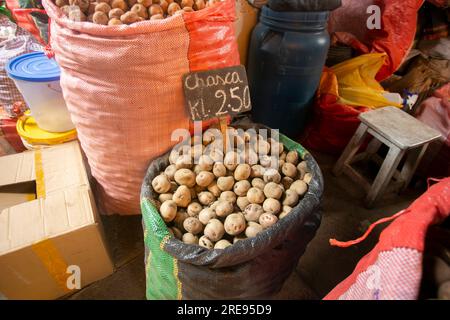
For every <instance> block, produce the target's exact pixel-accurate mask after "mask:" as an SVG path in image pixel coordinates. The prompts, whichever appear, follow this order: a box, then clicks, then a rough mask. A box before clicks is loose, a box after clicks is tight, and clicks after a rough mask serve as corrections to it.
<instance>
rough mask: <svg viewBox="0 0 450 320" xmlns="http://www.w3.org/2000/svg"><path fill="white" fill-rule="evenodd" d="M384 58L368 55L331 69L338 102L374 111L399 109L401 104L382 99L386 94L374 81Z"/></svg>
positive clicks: (384, 54) (379, 54) (382, 55)
mask: <svg viewBox="0 0 450 320" xmlns="http://www.w3.org/2000/svg"><path fill="white" fill-rule="evenodd" d="M386 57H387V54H386V53H370V54H365V55H362V56H359V57H356V58H353V59H350V60H348V61H345V62H342V63H340V64H338V65H335V66H334V67H332V68H331V69H332V70H333V72H334V74H335V75H336V77H337V80H338V84H339V97H340V99H339V102H340V103H342V104H346V105H351V106H361V107H368V108H374V109H376V108H380V107H386V106H394V107H399V108H401V107H402V105H401V104H398V103H395V102H392V101H389V100H388V99H386V98H385V97H384V94H386V93H388V92H387V91H385V90H384V89H383V87H382V86H381V85H380V84H379V83H378V81H377V80H376V79H375V76H376V75H377V73H378V71H379V70H380V69H381V67H382V66H383V65H384V62H385V60H386Z"/></svg>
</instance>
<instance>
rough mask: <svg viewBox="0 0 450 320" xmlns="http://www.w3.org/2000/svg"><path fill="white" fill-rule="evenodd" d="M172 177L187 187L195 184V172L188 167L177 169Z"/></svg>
mask: <svg viewBox="0 0 450 320" xmlns="http://www.w3.org/2000/svg"><path fill="white" fill-rule="evenodd" d="M174 178H175V181H176V182H177V183H178V184H179V185H185V186H187V187H189V188H193V187H194V186H195V174H194V173H193V172H192V171H191V170H189V169H180V170H177V172H175V176H174Z"/></svg>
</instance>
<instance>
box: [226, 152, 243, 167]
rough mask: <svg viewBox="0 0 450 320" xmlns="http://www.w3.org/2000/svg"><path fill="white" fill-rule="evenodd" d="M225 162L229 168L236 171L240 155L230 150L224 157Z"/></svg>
mask: <svg viewBox="0 0 450 320" xmlns="http://www.w3.org/2000/svg"><path fill="white" fill-rule="evenodd" d="M223 164H224V165H225V167H226V168H227V169H228V170H230V171H234V170H235V169H236V167H237V166H238V164H239V155H238V154H237V153H236V152H234V151H230V152H228V153H227V154H226V155H225V158H224V159H223Z"/></svg>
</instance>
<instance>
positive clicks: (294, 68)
mask: <svg viewBox="0 0 450 320" xmlns="http://www.w3.org/2000/svg"><path fill="white" fill-rule="evenodd" d="M328 17H329V11H311V12H291V11H288V12H278V11H273V10H271V9H270V8H268V7H263V8H262V11H261V17H260V22H259V23H258V24H257V25H256V27H255V29H254V30H253V34H252V39H251V43H250V50H249V59H248V69H247V70H248V78H249V84H250V90H251V95H252V104H253V110H252V117H253V120H254V121H255V122H259V123H263V124H265V125H267V126H269V127H271V128H273V129H280V131H281V132H282V133H284V134H285V135H287V136H290V137H291V138H297V137H298V136H299V135H300V134H301V133H302V131H303V128H304V127H305V124H306V122H307V120H308V118H309V116H310V113H311V111H312V102H313V99H314V95H315V92H316V90H317V88H318V86H319V82H320V77H321V74H322V70H323V67H324V65H325V60H326V57H327V53H328V49H329V47H330V36H329V34H328V31H327V22H328Z"/></svg>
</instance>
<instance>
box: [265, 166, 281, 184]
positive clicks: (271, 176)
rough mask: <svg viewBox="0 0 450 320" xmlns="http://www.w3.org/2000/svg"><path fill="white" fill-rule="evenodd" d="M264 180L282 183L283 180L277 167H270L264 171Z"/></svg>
mask: <svg viewBox="0 0 450 320" xmlns="http://www.w3.org/2000/svg"><path fill="white" fill-rule="evenodd" d="M264 182H265V183H269V182H275V183H280V182H281V175H280V173H279V172H278V171H277V170H275V169H268V170H266V172H265V173H264Z"/></svg>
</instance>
